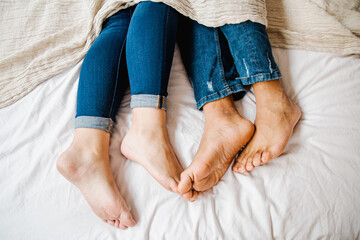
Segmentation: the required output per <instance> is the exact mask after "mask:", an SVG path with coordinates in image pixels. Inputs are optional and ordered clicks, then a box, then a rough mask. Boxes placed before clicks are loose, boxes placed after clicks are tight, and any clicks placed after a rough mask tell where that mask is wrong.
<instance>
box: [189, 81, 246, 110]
mask: <svg viewBox="0 0 360 240" xmlns="http://www.w3.org/2000/svg"><path fill="white" fill-rule="evenodd" d="M238 86H243V85H242V84H237V85H235V86H232V87H228V88H226V89H223V90H221V91H220V92H216V93H213V94H210V95H208V96H205V97H203V98H201V99H200V100H199V101H197V102H196V105H197V107H198V108H199V109H201V108H202V106H203V105H204V104H202V102H203V101H204V100H205V101H206V99H209V98H211V97H213V96H215V95H220V96H221V97H222V98H224V97H227V96H229V95H231V94H234V93H238V92H242V91H245V92H246V90H245V89H244V90H242V89H239V90H236V89H235V88H236V87H238ZM224 92H226V95H223V96H222V94H223V93H224ZM211 101H213V100H211ZM199 105H200V107H199Z"/></svg>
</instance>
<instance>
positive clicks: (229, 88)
mask: <svg viewBox="0 0 360 240" xmlns="http://www.w3.org/2000/svg"><path fill="white" fill-rule="evenodd" d="M237 86H242V84H241V83H240V84H237V85H234V86H232V87H229V86H228V87H226V88H225V89H223V90H221V91H219V92H216V93H213V94H210V95H207V96H205V97H202V98H201V99H199V101H197V103H199V102H201V101H202V100H203V99H204V98H209V97H212V96H214V95H216V94H219V93H222V92H225V91H227V92H229V90H231V88H235V87H237ZM230 94H231V93H230Z"/></svg>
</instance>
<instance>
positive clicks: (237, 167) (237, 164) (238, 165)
mask: <svg viewBox="0 0 360 240" xmlns="http://www.w3.org/2000/svg"><path fill="white" fill-rule="evenodd" d="M232 170H233V171H234V172H237V173H240V163H238V162H235V163H234V165H233V167H232Z"/></svg>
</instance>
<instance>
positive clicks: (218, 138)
mask: <svg viewBox="0 0 360 240" xmlns="http://www.w3.org/2000/svg"><path fill="white" fill-rule="evenodd" d="M204 114H205V130H204V134H203V137H202V139H201V143H200V146H199V149H198V151H197V153H196V155H195V158H194V160H193V161H192V163H191V164H190V166H189V167H188V168H187V169H186V170H185V171H184V172H183V173H182V174H181V181H180V183H179V188H178V189H179V192H180V193H182V194H183V195H187V193H188V191H191V190H192V189H195V190H197V191H205V190H207V189H209V188H211V187H213V186H214V185H216V184H217V183H218V181H219V180H220V178H221V177H222V176H223V175H224V174H225V172H226V170H227V169H228V167H229V165H230V163H231V161H232V159H233V158H234V157H235V155H236V154H237V153H238V152H239V150H240V149H241V148H242V147H243V146H244V145H245V144H246V143H247V142H248V141H249V140H250V138H251V136H252V135H253V133H254V125H253V124H252V123H251V122H250V121H249V120H247V119H245V118H243V117H241V116H240V114H239V113H238V111H237V109H236V108H235V105H234V102H233V99H232V96H228V97H226V98H223V99H220V100H217V101H213V102H209V103H207V104H205V105H204Z"/></svg>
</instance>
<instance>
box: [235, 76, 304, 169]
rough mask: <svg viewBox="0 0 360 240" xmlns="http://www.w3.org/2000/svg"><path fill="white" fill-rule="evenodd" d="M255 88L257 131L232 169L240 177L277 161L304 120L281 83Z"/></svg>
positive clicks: (254, 85) (275, 81) (270, 82)
mask: <svg viewBox="0 0 360 240" xmlns="http://www.w3.org/2000/svg"><path fill="white" fill-rule="evenodd" d="M253 87H254V92H255V97H256V119H255V127H256V130H255V134H254V136H253V138H252V139H251V141H250V142H249V144H248V145H247V146H246V148H245V149H244V151H243V152H242V153H241V154H240V156H239V157H238V158H237V159H236V161H235V164H234V166H233V170H234V171H236V172H239V173H246V172H248V171H251V170H253V169H254V167H256V166H260V165H263V164H265V163H267V162H269V161H270V160H272V159H274V158H276V157H278V156H279V155H280V154H281V153H282V152H283V151H284V149H285V147H286V145H287V143H288V141H289V139H290V137H291V135H292V133H293V129H294V127H295V125H296V123H297V122H298V121H299V119H300V116H301V111H300V108H299V107H298V106H297V105H296V104H295V103H293V101H292V100H291V99H290V98H289V97H288V96H287V95H286V94H285V92H284V91H283V89H282V87H281V84H280V81H279V80H273V81H268V82H260V83H255V84H253Z"/></svg>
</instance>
